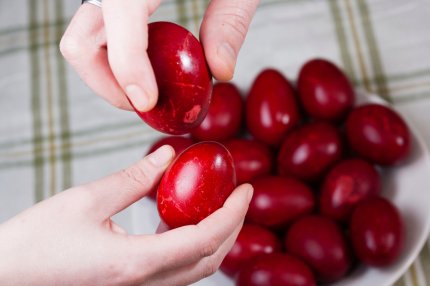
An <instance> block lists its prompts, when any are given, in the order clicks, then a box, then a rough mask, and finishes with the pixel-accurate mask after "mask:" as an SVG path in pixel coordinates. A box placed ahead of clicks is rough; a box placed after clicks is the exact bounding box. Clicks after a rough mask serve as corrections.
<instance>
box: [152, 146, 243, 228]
mask: <svg viewBox="0 0 430 286" xmlns="http://www.w3.org/2000/svg"><path fill="white" fill-rule="evenodd" d="M235 186H236V173H235V170H234V164H233V158H232V157H231V155H230V153H229V152H228V150H227V149H226V148H225V147H224V146H223V145H221V144H219V143H216V142H201V143H197V144H194V145H192V146H191V147H189V148H188V149H186V150H185V151H184V152H182V153H181V154H179V156H177V157H176V159H175V160H174V161H173V163H172V164H171V165H170V166H169V167H168V168H167V170H166V172H165V173H164V175H163V178H162V179H161V181H160V185H159V186H158V192H157V208H158V212H159V214H160V217H161V219H162V220H163V221H164V222H165V223H166V224H167V225H168V226H169V227H170V228H175V227H179V226H183V225H189V224H197V223H198V222H200V221H201V220H202V219H204V218H206V217H207V216H208V215H210V214H211V213H213V212H214V211H216V210H217V209H219V208H220V207H221V206H222V205H223V204H224V202H225V200H226V199H227V197H228V196H229V195H230V194H231V193H232V191H233V189H234V187H235Z"/></svg>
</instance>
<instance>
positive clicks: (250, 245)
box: [220, 224, 282, 277]
mask: <svg viewBox="0 0 430 286" xmlns="http://www.w3.org/2000/svg"><path fill="white" fill-rule="evenodd" d="M281 250H282V243H281V241H280V240H279V238H278V237H277V236H276V235H275V234H273V233H272V232H270V231H269V230H267V229H265V228H263V227H260V226H257V225H252V224H244V225H243V227H242V229H241V231H240V232H239V235H238V236H237V239H236V242H235V243H234V245H233V247H232V248H231V250H230V251H229V253H228V254H227V255H226V257H225V258H224V260H223V262H222V263H221V267H220V269H221V270H222V271H223V272H224V273H225V274H227V275H229V276H230V277H234V276H235V275H236V274H237V273H238V272H239V270H240V269H241V268H242V266H243V265H244V264H245V263H246V262H247V261H248V260H249V259H251V258H252V257H255V256H257V255H261V254H268V253H274V252H281Z"/></svg>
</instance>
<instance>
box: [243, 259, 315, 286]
mask: <svg viewBox="0 0 430 286" xmlns="http://www.w3.org/2000/svg"><path fill="white" fill-rule="evenodd" d="M236 285H237V286H316V285H317V284H316V282H315V278H314V275H313V274H312V271H311V270H310V269H309V267H308V266H307V265H306V264H305V263H303V261H301V260H300V259H298V258H296V257H293V256H291V255H288V254H281V253H273V254H263V255H259V256H257V257H254V258H252V259H251V260H250V261H249V262H248V263H247V264H245V265H244V266H243V268H242V270H241V271H240V272H239V274H238V276H237V280H236Z"/></svg>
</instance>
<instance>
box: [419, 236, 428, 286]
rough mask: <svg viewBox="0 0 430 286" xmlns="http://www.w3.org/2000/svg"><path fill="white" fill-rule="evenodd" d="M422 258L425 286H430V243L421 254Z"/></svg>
mask: <svg viewBox="0 0 430 286" xmlns="http://www.w3.org/2000/svg"><path fill="white" fill-rule="evenodd" d="M420 258H421V261H422V262H423V263H422V266H423V273H424V278H425V281H426V283H425V285H430V245H429V242H428V241H427V243H426V244H425V245H424V247H423V249H422V250H421V253H420Z"/></svg>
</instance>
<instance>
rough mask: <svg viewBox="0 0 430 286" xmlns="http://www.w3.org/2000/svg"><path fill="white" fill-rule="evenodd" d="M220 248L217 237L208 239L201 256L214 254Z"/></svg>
mask: <svg viewBox="0 0 430 286" xmlns="http://www.w3.org/2000/svg"><path fill="white" fill-rule="evenodd" d="M217 249H218V243H217V241H216V239H214V238H212V239H210V240H208V241H206V242H205V243H204V244H203V246H202V248H201V251H202V252H201V256H202V257H208V256H211V255H213V254H214V253H215V252H216V251H217Z"/></svg>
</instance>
